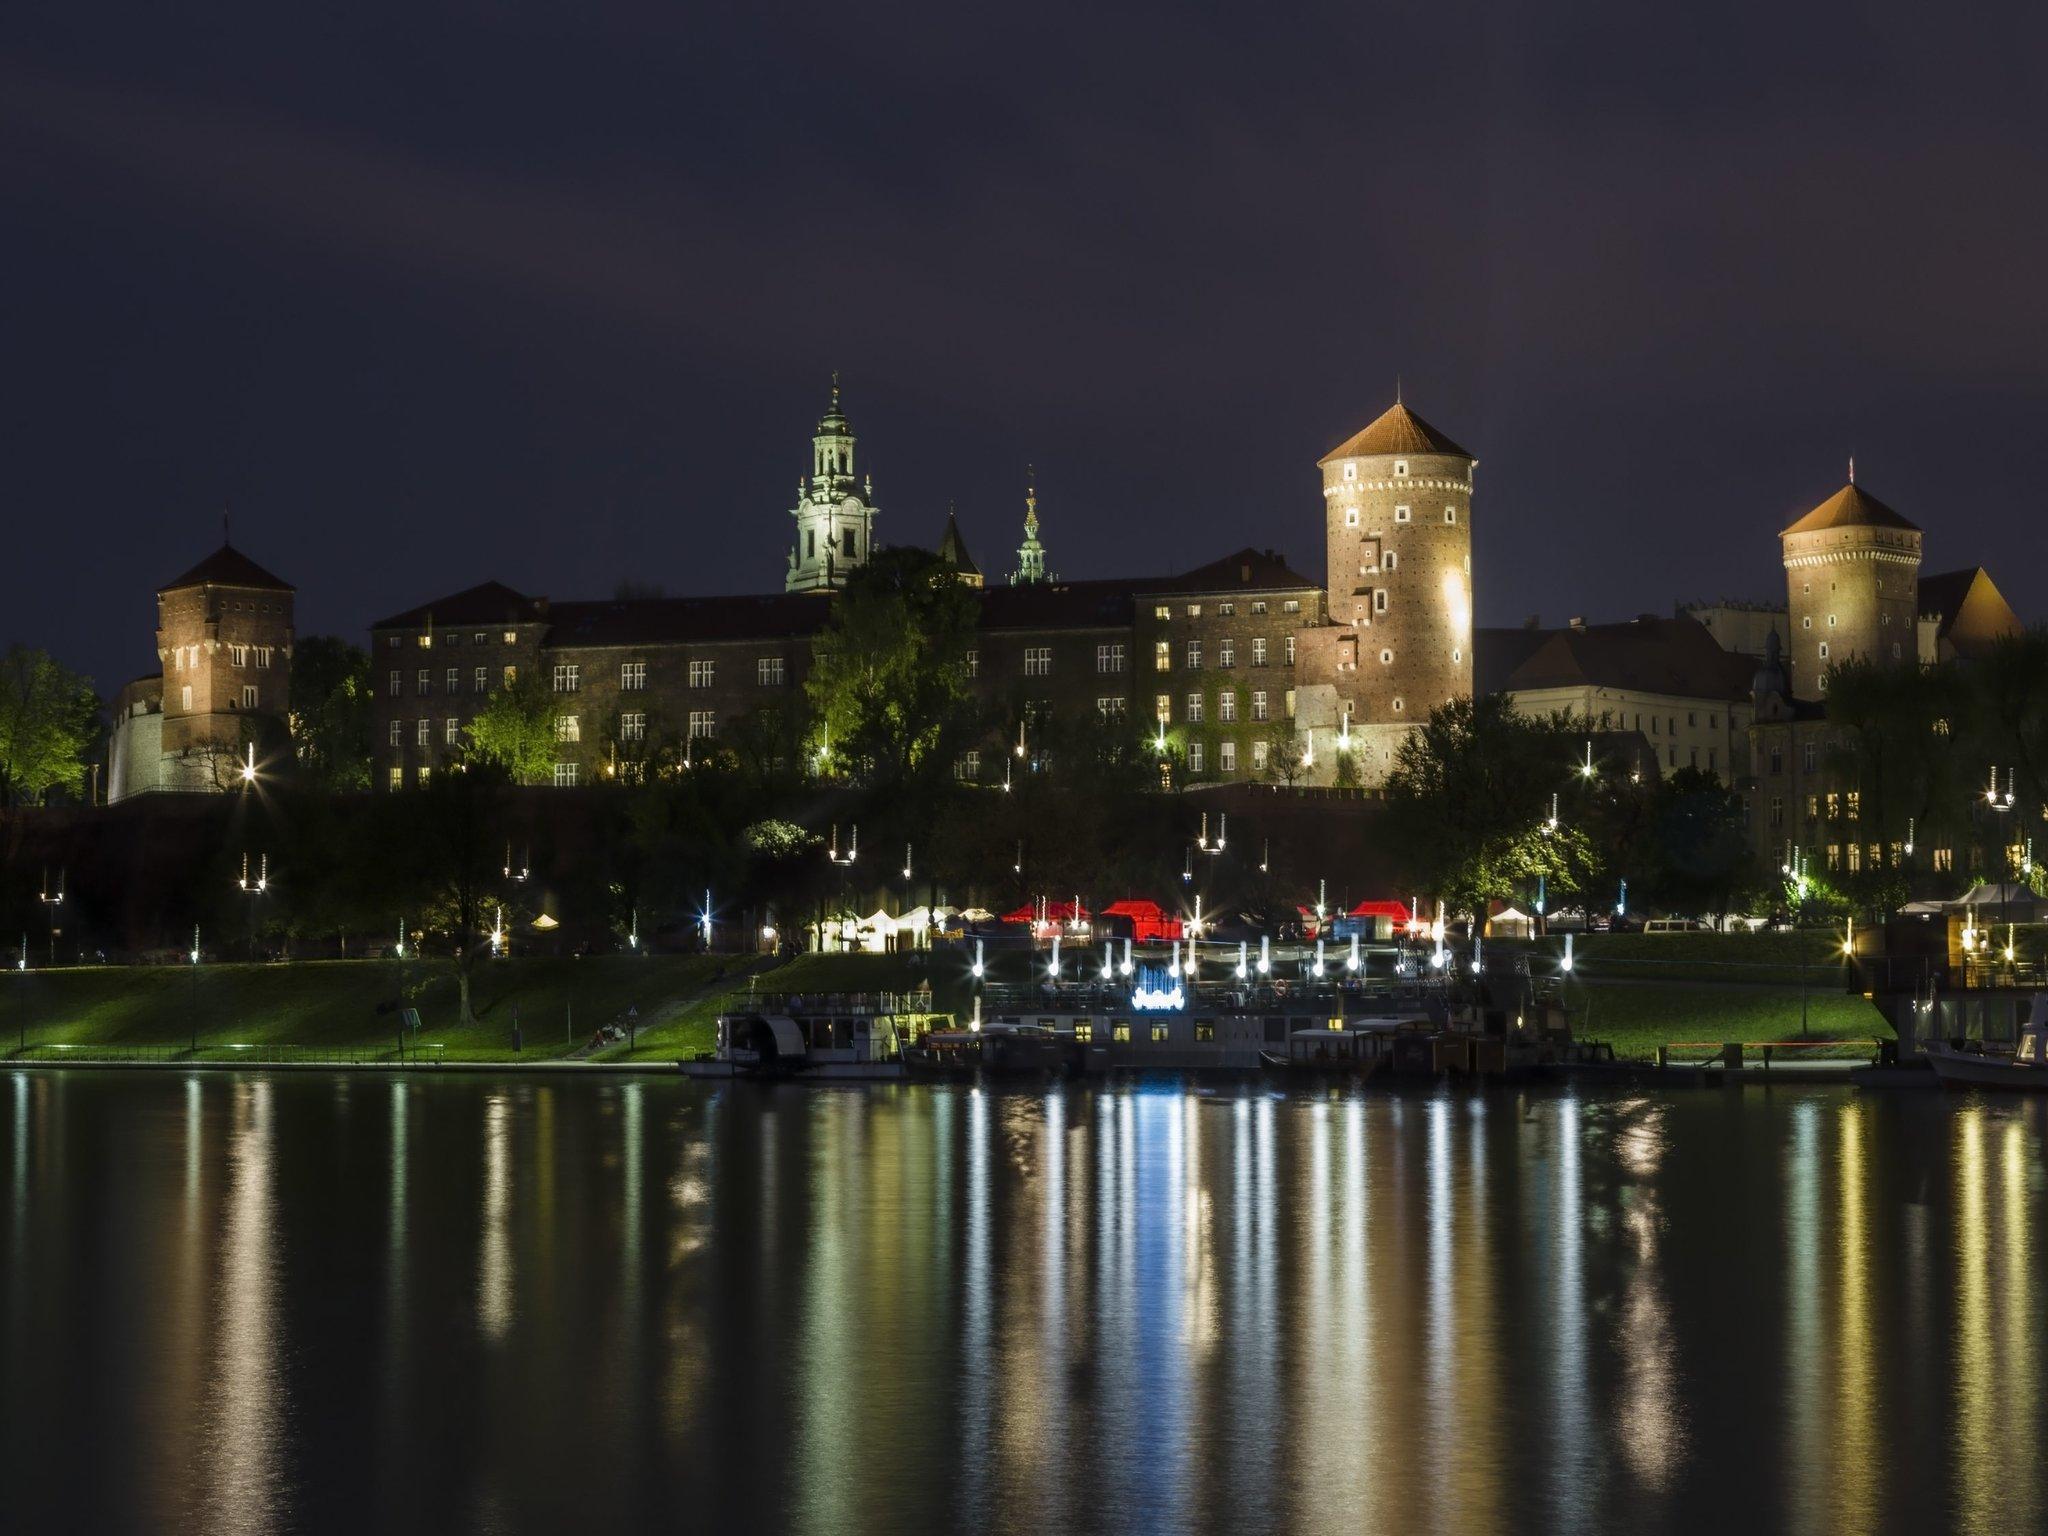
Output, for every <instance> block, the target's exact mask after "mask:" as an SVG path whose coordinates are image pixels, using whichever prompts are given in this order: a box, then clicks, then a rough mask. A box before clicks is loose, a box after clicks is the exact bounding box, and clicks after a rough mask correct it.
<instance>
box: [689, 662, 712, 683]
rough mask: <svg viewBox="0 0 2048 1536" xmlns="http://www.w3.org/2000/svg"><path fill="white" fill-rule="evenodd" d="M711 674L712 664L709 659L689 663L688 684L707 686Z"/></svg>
mask: <svg viewBox="0 0 2048 1536" xmlns="http://www.w3.org/2000/svg"><path fill="white" fill-rule="evenodd" d="M712 676H713V672H712V664H711V662H710V661H708V660H701V659H700V660H697V661H693V662H691V663H690V686H691V687H692V688H709V687H710V686H711V679H712Z"/></svg>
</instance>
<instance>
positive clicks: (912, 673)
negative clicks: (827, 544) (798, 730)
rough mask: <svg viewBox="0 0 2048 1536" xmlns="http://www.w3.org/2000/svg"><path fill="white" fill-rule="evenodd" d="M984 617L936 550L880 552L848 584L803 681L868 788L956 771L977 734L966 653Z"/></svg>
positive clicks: (843, 759) (838, 747) (836, 757)
mask: <svg viewBox="0 0 2048 1536" xmlns="http://www.w3.org/2000/svg"><path fill="white" fill-rule="evenodd" d="M979 612H980V610H979V606H978V604H977V603H976V602H975V600H974V594H973V593H972V592H970V591H969V590H968V589H967V588H966V587H963V586H962V585H961V584H960V582H959V581H958V580H957V579H956V578H955V576H954V574H953V572H952V570H951V568H950V567H948V566H947V565H945V564H944V563H943V562H942V561H940V559H939V558H938V556H936V555H934V554H932V553H930V552H929V551H927V550H921V549H901V548H895V549H884V550H880V551H878V552H877V553H876V554H875V556H874V558H873V559H871V560H870V561H868V563H867V564H866V565H864V566H862V567H860V568H859V569H858V570H856V571H855V572H854V573H853V574H852V576H851V577H849V578H848V580H847V583H846V587H845V589H844V590H843V591H842V592H841V593H840V594H839V596H838V597H837V598H836V599H835V600H834V602H833V605H832V616H831V618H830V619H829V620H828V621H827V623H826V625H825V628H824V630H823V631H822V632H821V633H820V634H819V635H818V637H817V639H816V640H815V641H814V642H813V643H812V664H811V673H810V676H809V678H808V679H807V680H806V682H805V685H804V686H805V691H806V693H807V694H808V696H809V698H810V701H811V709H812V712H813V714H814V715H815V716H816V718H817V720H818V721H819V723H820V725H821V727H822V730H823V732H824V733H828V734H829V739H830V741H831V755H832V759H833V761H835V762H838V763H842V764H845V765H846V766H847V767H848V768H849V769H850V770H851V771H852V773H853V775H854V777H855V778H856V779H857V780H859V781H860V782H862V783H865V784H869V785H900V784H903V783H905V782H907V781H909V780H912V779H921V780H924V781H926V782H927V783H929V782H931V781H933V780H934V779H937V778H940V777H942V776H943V775H944V774H945V772H947V771H948V770H949V768H950V765H951V763H952V761H953V759H954V757H955V756H957V755H958V752H959V750H960V749H961V747H962V746H964V745H965V744H966V743H967V742H968V741H969V740H970V739H971V736H972V734H973V730H974V724H975V718H976V714H977V708H976V701H975V695H974V690H973V687H972V685H971V683H970V682H969V679H968V675H967V652H968V651H969V649H970V648H971V647H972V645H973V641H974V629H975V622H976V620H977V618H978V616H979ZM823 739H824V735H822V734H821V738H820V740H821V743H822V741H823Z"/></svg>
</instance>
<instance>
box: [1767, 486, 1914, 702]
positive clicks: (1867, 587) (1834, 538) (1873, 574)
mask: <svg viewBox="0 0 2048 1536" xmlns="http://www.w3.org/2000/svg"><path fill="white" fill-rule="evenodd" d="M1780 537H1781V538H1782V539H1783V541H1784V546H1785V605H1786V612H1787V613H1788V615H1789V616H1790V622H1791V635H1792V643H1791V644H1790V645H1789V646H1788V647H1787V648H1786V649H1787V654H1786V658H1785V659H1786V661H1787V662H1789V663H1790V665H1791V672H1792V692H1793V696H1794V697H1796V698H1802V699H1817V698H1819V697H1820V695H1821V691H1822V689H1823V687H1824V686H1825V684H1824V681H1823V679H1825V678H1826V676H1827V671H1828V668H1829V667H1831V666H1833V665H1835V663H1837V662H1842V661H1848V660H1849V659H1850V658H1852V657H1857V656H1865V657H1869V658H1871V659H1873V660H1877V661H1883V662H1887V663H1890V662H1912V661H1915V660H1917V659H1918V657H1919V650H1920V648H1919V638H1918V624H1917V620H1918V617H1919V614H1918V609H1919V606H1920V530H1919V529H1918V528H1916V527H1915V526H1914V525H1913V524H1912V523H1910V522H1908V521H1907V520H1906V519H1905V518H1903V517H1901V516H1900V515H1899V514H1898V513H1897V512H1894V511H1893V510H1892V509H1891V508H1890V507H1888V506H1886V505H1885V504H1884V503H1883V502H1881V501H1879V500H1878V499H1877V498H1876V497H1875V496H1872V495H1870V494H1869V493H1868V492H1867V491H1865V490H1864V489H1863V488H1862V487H1860V486H1859V485H1857V484H1856V466H1855V465H1854V464H1853V463H1851V465H1850V466H1849V483H1848V484H1847V485H1845V486H1843V487H1842V488H1841V489H1840V490H1839V491H1837V492H1835V494H1834V495H1832V496H1830V497H1829V498H1828V499H1827V500H1826V501H1824V502H1822V503H1821V504H1820V505H1819V506H1817V507H1815V508H1814V509H1813V510H1812V511H1811V512H1809V513H1807V514H1806V515H1805V516H1804V517H1802V518H1800V519H1799V520H1798V521H1797V522H1795V523H1793V524H1792V526H1791V527H1789V528H1787V529H1786V530H1785V531H1784V533H1783V534H1781V535H1780Z"/></svg>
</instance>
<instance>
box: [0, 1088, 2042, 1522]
mask: <svg viewBox="0 0 2048 1536" xmlns="http://www.w3.org/2000/svg"><path fill="white" fill-rule="evenodd" d="M0 1094H4V1098H0V1124H4V1125H5V1127H6V1134H5V1136H4V1138H0V1159H4V1162H0V1170H4V1182H0V1201H4V1212H0V1216H4V1222H0V1255H4V1264H0V1308H4V1310H0V1509H4V1511H5V1513H4V1514H0V1526H5V1527H6V1528H7V1529H10V1530H16V1531H23V1532H28V1531H43V1530H56V1529H66V1530H137V1531H139V1530H150V1531H161V1530H190V1531H207V1532H216V1531H220V1532H258V1531H274V1530H322V1531H324V1530H336V1531H344V1530H346V1531H366V1530H380V1531H434V1532H463V1531H593V1532H606V1531H622V1530H629V1529H636V1528H650V1529H651V1528H660V1529H675V1530H688V1531H716V1532H725V1531H796V1532H814V1533H825V1532H832V1533H838V1532H869V1531H872V1532H913V1533H914V1532H922V1531H941V1530H972V1531H991V1532H1032V1533H1040V1532H1057V1531H1106V1532H1133V1533H1138V1532H1143V1533H1151V1532H1160V1531H1180V1530H1192V1531H1219V1532H1221V1531H1230V1532H1240V1531H1301V1532H1325V1531H1328V1532H1338V1531H1341V1532H1430V1531H1442V1532H1465V1531H1530V1532H1537V1531H1543V1532H1548V1531H1580V1530H1614V1531H1630V1532H1655V1531H1702V1532H1720V1531H1728V1530H1732V1529H1738V1528H1742V1529H1746V1530H1747V1531H1749V1532H1758V1531H1781V1530H1782V1531H1797V1532H1806V1531H1811V1532H1816V1533H1818V1532H1830V1533H1832V1532H1856V1531H1876V1530H1883V1531H1902V1532H1904V1531H1911V1532H1922V1531H1929V1530H1935V1529H1940V1528H1944V1527H1946V1528H1955V1529H1960V1530H1963V1531H1969V1532H2005V1531H2017V1530H2034V1529H2040V1528H2041V1527H2042V1525H2043V1521H2044V1511H2048V1490H2044V1486H2043V1484H2044V1473H2043V1469H2042V1453H2043V1450H2044V1449H2048V1447H2044V1441H2043V1430H2044V1422H2043V1419H2044V1401H2043V1355H2044V1352H2048V1310H2044V1305H2043V1302H2044V1292H2048V1282H2044V1279H2043V1275H2042V1265H2041V1255H2042V1253H2043V1241H2044V1237H2048V1233H2044V1220H2048V1200H2044V1177H2043V1145H2044V1142H2043V1132H2044V1113H2043V1112H2044V1109H2048V1106H2044V1105H2041V1104H2035V1103H2011V1104H2005V1103H1992V1102H1979V1101H1977V1100H1975V1099H1968V1098H1950V1097H1945V1096H1940V1095H1934V1094H1897V1095H1884V1096H1879V1095H1863V1096H1858V1095H1856V1094H1855V1093H1853V1092H1851V1091H1848V1090H1823V1089H1778V1090H1771V1091H1762V1090H1744V1091H1721V1090H1693V1091H1687V1092H1670V1093H1661V1092H1660V1093H1647V1094H1646V1093H1624V1092H1613V1091H1606V1090H1602V1091H1598V1092H1573V1091H1569V1090H1543V1091H1531V1092H1525V1093H1524V1092H1507V1091H1494V1092H1490V1093H1485V1094H1471V1093H1464V1092H1439V1093H1415V1094H1393V1093H1387V1092H1373V1093H1366V1094H1356V1093H1354V1094H1349V1095H1346V1094H1341V1093H1339V1094H1326V1095H1309V1094H1299V1093H1297V1094H1293V1095H1285V1094H1275V1093H1272V1092H1269V1091H1266V1090H1264V1089H1261V1088H1258V1087H1254V1086H1251V1085H1246V1086H1244V1087H1241V1088H1240V1087H1225V1088H1222V1089H1217V1090H1213V1091H1211V1090H1209V1089H1207V1088H1198V1087H1194V1086H1189V1085H1184V1084H1181V1083H1178V1082H1170V1081H1162V1082H1159V1083H1156V1084H1153V1083H1145V1084H1140V1085H1138V1086H1136V1087H1130V1088H1122V1087H1119V1088H1102V1087H1083V1088H1063V1089H1058V1090H1054V1091H1047V1092H1030V1093H1022V1092H1020V1093H1003V1092H988V1091H977V1090H972V1089H966V1088H953V1087H943V1088H941V1087H934V1088H926V1087H903V1086H890V1087H866V1088H859V1089H844V1090H832V1089H810V1090H804V1089H793V1088H781V1089H770V1088H761V1087H755V1086H751V1085H721V1086H706V1085H692V1084H688V1083H684V1082H680V1081H674V1080H668V1079H656V1078H647V1079H638V1080H636V1079H629V1078H618V1077H598V1076H596V1075H592V1076H591V1077H588V1078H583V1079H579V1080H566V1081H565V1080H562V1079H558V1078H549V1077H538V1076H512V1075H506V1076H503V1077H499V1076H494V1075H487V1074H486V1075H471V1074H457V1073H452V1072H451V1073H449V1074H447V1075H445V1076H426V1077H422V1076H412V1077H383V1076H376V1075H371V1074H359V1075H349V1074H336V1075H331V1076H330V1075H325V1074H313V1073H278V1074H274V1075H255V1074H252V1075H247V1076H239V1077H237V1076H229V1075H225V1074H192V1075H184V1074H178V1073H168V1072H154V1073H143V1072H132V1073H131V1072H118V1073H117V1072H76V1073H72V1074H68V1075H67V1074H63V1073H57V1072H33V1071H15V1072H12V1073H7V1074H4V1075H0Z"/></svg>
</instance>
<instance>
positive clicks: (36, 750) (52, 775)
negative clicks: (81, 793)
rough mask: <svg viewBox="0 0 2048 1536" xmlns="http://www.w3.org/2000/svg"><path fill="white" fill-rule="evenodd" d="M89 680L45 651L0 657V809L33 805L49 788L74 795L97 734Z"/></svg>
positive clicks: (11, 650) (19, 650) (14, 650)
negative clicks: (2, 806)
mask: <svg viewBox="0 0 2048 1536" xmlns="http://www.w3.org/2000/svg"><path fill="white" fill-rule="evenodd" d="M99 709H100V701H99V699H98V697H97V696H96V695H95V694H94V693H93V691H92V681H91V679H89V678H85V677H81V676H79V675H78V674H77V673H76V672H72V671H70V670H68V669H66V668H64V667H61V666H59V665H58V664H57V663H56V662H55V661H53V660H52V659H51V658H50V655H49V653H48V652H47V651H39V650H34V649H32V648H30V647H28V646H25V645H13V646H9V647H8V648H7V651H6V652H5V653H4V654H0V805H10V806H11V805H35V804H37V803H39V802H40V801H41V800H42V799H43V798H44V797H45V796H46V795H48V794H49V792H50V791H51V790H53V789H68V790H70V791H72V792H73V793H76V792H77V791H78V789H79V788H80V786H81V785H82V784H83V783H84V781H85V765H86V756H87V753H88V752H89V751H90V750H91V748H92V744H93V741H94V738H95V737H96V736H97V735H98V733H99Z"/></svg>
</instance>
